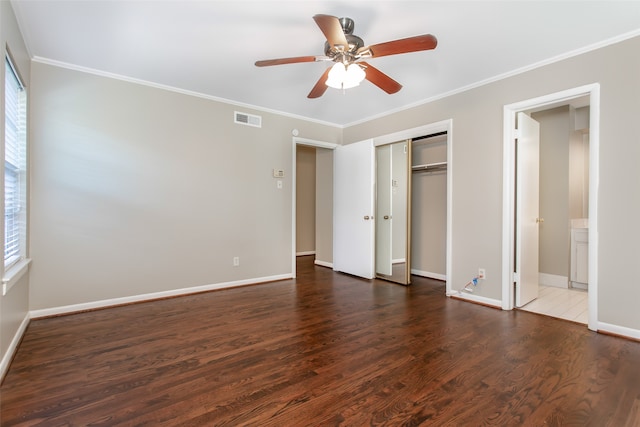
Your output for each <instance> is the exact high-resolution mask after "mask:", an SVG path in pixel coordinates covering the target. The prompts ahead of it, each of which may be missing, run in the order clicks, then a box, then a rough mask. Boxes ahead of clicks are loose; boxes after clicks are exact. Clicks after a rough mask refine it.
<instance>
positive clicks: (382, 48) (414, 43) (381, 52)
mask: <svg viewBox="0 0 640 427" xmlns="http://www.w3.org/2000/svg"><path fill="white" fill-rule="evenodd" d="M437 45H438V40H437V39H436V38H435V37H434V36H432V35H431V34H424V35H422V36H415V37H409V38H406V39H400V40H394V41H390V42H386V43H379V44H374V45H371V46H365V47H361V48H360V49H358V53H362V52H366V51H367V50H369V51H370V52H371V56H372V57H373V58H379V57H381V56H387V55H398V54H401V53H409V52H418V51H420V50H430V49H435V48H436V46H437Z"/></svg>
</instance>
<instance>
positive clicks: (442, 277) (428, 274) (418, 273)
mask: <svg viewBox="0 0 640 427" xmlns="http://www.w3.org/2000/svg"><path fill="white" fill-rule="evenodd" d="M411 274H415V275H416V276H422V277H428V278H430V279H436V280H442V281H446V280H447V276H446V275H445V274H439V273H432V272H430V271H422V270H415V269H413V268H412V269H411Z"/></svg>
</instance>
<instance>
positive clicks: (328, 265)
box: [314, 259, 333, 268]
mask: <svg viewBox="0 0 640 427" xmlns="http://www.w3.org/2000/svg"><path fill="white" fill-rule="evenodd" d="M314 264H315V265H319V266H321V267H329V268H333V263H332V262H327V261H320V260H318V259H317V260H315V261H314Z"/></svg>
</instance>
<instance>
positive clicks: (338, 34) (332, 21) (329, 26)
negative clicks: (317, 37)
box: [313, 15, 349, 51]
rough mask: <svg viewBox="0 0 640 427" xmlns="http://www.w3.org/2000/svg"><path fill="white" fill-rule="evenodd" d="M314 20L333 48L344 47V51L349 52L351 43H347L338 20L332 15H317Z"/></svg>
mask: <svg viewBox="0 0 640 427" xmlns="http://www.w3.org/2000/svg"><path fill="white" fill-rule="evenodd" d="M313 20H314V21H316V24H318V27H320V29H321V30H322V33H323V34H324V36H325V37H326V38H327V41H328V42H329V45H331V47H332V48H333V47H336V46H342V49H343V50H345V51H346V50H349V42H347V38H346V37H345V35H344V31H342V25H340V20H339V19H338V18H336V17H335V16H331V15H315V16H314V17H313Z"/></svg>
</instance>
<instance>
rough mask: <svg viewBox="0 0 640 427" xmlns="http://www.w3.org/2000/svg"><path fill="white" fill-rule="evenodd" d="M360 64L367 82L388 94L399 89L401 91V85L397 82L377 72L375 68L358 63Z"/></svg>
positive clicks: (364, 63)
mask: <svg viewBox="0 0 640 427" xmlns="http://www.w3.org/2000/svg"><path fill="white" fill-rule="evenodd" d="M360 64H362V65H364V66H365V67H366V68H365V74H366V79H367V80H369V81H370V82H371V83H373V84H374V85H376V86H378V87H379V88H380V89H382V90H383V91H385V92H387V93H388V94H392V93H396V92H398V91H399V90H400V89H402V85H401V84H400V83H398V82H397V81H395V80H393V79H392V78H391V77H389V76H387V75H386V74H385V73H383V72H382V71H380V70H378V69H377V68H375V67H372V66H371V65H369V64H367V63H366V62H360Z"/></svg>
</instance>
